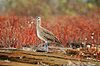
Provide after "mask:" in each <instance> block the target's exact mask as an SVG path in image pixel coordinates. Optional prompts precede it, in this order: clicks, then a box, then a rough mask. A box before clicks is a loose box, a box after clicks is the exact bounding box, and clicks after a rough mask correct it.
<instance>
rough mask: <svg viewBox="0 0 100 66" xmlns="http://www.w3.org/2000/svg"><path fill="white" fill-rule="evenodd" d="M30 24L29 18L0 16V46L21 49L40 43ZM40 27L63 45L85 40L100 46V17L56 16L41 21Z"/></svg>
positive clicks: (30, 19) (33, 26) (32, 25)
mask: <svg viewBox="0 0 100 66" xmlns="http://www.w3.org/2000/svg"><path fill="white" fill-rule="evenodd" d="M31 22H32V18H31V17H19V16H10V17H9V16H1V17H0V44H1V45H2V46H4V47H8V46H15V47H21V46H23V45H27V44H38V43H40V40H39V39H38V38H37V36H36V30H35V24H34V23H33V24H31ZM42 26H43V27H45V28H46V29H48V30H50V31H51V32H53V33H54V34H55V35H56V36H57V37H58V38H59V39H60V40H61V41H62V43H63V44H64V45H66V44H67V43H68V41H73V40H75V41H85V38H87V42H89V43H95V44H100V41H99V40H100V17H98V16H90V17H86V16H58V17H54V18H50V19H47V21H45V20H42ZM92 33H94V35H92ZM91 36H93V39H92V38H91Z"/></svg>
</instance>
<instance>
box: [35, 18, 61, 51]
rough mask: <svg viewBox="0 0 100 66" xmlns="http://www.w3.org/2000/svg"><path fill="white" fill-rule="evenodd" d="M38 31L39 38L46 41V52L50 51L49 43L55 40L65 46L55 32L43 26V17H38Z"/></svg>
mask: <svg viewBox="0 0 100 66" xmlns="http://www.w3.org/2000/svg"><path fill="white" fill-rule="evenodd" d="M36 31H37V36H38V38H40V39H41V40H43V41H44V42H45V45H44V48H45V51H46V52H48V45H49V44H50V43H52V42H54V43H55V44H56V45H58V46H61V47H63V45H62V44H61V42H60V41H59V40H58V39H57V37H56V36H55V35H54V34H53V33H51V32H50V31H48V30H47V29H45V28H43V27H42V26H41V17H37V18H36Z"/></svg>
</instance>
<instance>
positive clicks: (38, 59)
mask: <svg viewBox="0 0 100 66" xmlns="http://www.w3.org/2000/svg"><path fill="white" fill-rule="evenodd" d="M62 65H63V66H67V65H69V66H73V65H74V66H78V65H83V66H87V65H90V66H100V62H99V61H93V60H85V59H75V58H73V57H71V56H67V55H66V54H64V53H63V52H55V53H54V52H49V53H47V52H33V51H23V50H17V49H14V50H7V49H0V66H62Z"/></svg>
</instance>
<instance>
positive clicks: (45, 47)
mask: <svg viewBox="0 0 100 66" xmlns="http://www.w3.org/2000/svg"><path fill="white" fill-rule="evenodd" d="M45 43H46V44H45V45H44V49H45V51H46V52H48V42H45Z"/></svg>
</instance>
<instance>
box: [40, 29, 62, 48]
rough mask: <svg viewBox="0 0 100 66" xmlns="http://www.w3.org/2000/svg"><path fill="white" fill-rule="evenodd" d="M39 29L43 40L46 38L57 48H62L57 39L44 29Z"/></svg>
mask: <svg viewBox="0 0 100 66" xmlns="http://www.w3.org/2000/svg"><path fill="white" fill-rule="evenodd" d="M41 29H42V34H44V38H46V39H47V40H49V41H52V42H55V43H56V44H57V45H58V46H62V43H61V42H60V41H59V40H58V39H57V37H56V36H55V35H54V34H53V33H51V32H50V31H48V30H46V29H44V28H41Z"/></svg>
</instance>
